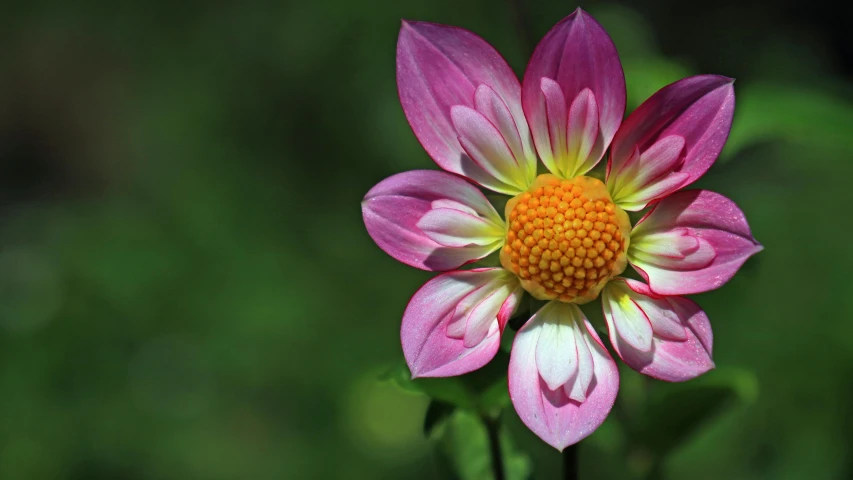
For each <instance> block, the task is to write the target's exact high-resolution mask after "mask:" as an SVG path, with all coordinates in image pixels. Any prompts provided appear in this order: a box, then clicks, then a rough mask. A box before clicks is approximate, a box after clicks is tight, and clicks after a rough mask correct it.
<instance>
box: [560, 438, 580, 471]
mask: <svg viewBox="0 0 853 480" xmlns="http://www.w3.org/2000/svg"><path fill="white" fill-rule="evenodd" d="M563 479H564V480H578V444H577V443H576V444H574V445H569V446H568V447H566V449H565V450H563Z"/></svg>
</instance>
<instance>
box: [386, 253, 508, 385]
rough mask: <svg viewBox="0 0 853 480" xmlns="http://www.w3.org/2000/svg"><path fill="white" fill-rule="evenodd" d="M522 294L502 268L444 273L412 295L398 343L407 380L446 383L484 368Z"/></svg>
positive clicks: (494, 350) (494, 351) (493, 354)
mask: <svg viewBox="0 0 853 480" xmlns="http://www.w3.org/2000/svg"><path fill="white" fill-rule="evenodd" d="M523 294H524V290H523V289H522V288H521V285H520V283H519V282H518V279H517V278H516V277H515V276H514V275H513V274H512V273H510V272H507V271H506V270H504V269H502V268H485V269H474V270H464V271H455V272H448V273H444V274H442V275H439V276H437V277H435V278H433V279H432V280H430V281H429V282H427V283H426V284H425V285H424V286H423V287H421V288H420V290H418V291H417V293H415V295H414V296H413V297H412V299H411V300H410V301H409V305H408V306H407V307H406V311H405V313H404V314H403V325H402V327H401V329H400V338H401V341H402V344H403V354H404V355H405V357H406V363H407V364H408V365H409V370H411V372H412V376H413V377H449V376H453V375H461V374H463V373H468V372H471V371H473V370H476V369H478V368H480V367H482V366H483V365H485V364H486V363H488V362H489V361H490V360H491V359H492V358H493V357H494V356H495V353H497V351H498V348H499V347H500V333H501V332H502V331H503V328H504V326H505V325H506V322H507V321H508V320H509V317H510V316H511V315H512V314H513V312H514V311H515V308H516V306H517V305H518V302H519V300H520V299H521V297H522V295H523Z"/></svg>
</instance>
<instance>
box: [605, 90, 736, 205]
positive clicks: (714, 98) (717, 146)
mask: <svg viewBox="0 0 853 480" xmlns="http://www.w3.org/2000/svg"><path fill="white" fill-rule="evenodd" d="M733 83H734V80H733V79H731V78H727V77H722V76H719V75H697V76H694V77H689V78H685V79H683V80H679V81H677V82H675V83H673V84H670V85H667V86H666V87H663V88H662V89H660V90H659V91H658V92H657V93H655V94H654V95H652V96H651V97H650V98H649V99H648V100H646V101H645V102H643V104H642V105H640V106H639V107H638V108H637V109H636V110H635V111H634V112H633V113H632V114H631V115H629V116H628V118H627V119H626V120H625V122H624V123H623V124H622V127H621V128H620V129H619V132H617V133H616V137H615V138H614V139H613V148H612V149H611V153H610V159H609V161H608V165H607V185H608V188H609V189H610V193H611V196H612V197H613V201H614V202H615V203H616V204H617V205H619V206H620V207H622V208H623V209H625V210H631V211H637V210H642V209H643V208H645V207H646V206H647V205H648V204H649V203H651V202H653V201H654V200H657V199H660V198H663V197H665V196H666V195H668V194H670V193H672V192H675V191H676V190H678V189H680V188H682V187H684V186H685V185H689V184H691V183H693V182H694V181H696V179H698V178H699V177H701V176H702V175H703V174H704V173H705V172H706V171H707V170H708V169H709V168H710V167H711V164H712V163H714V160H716V159H717V156H719V154H720V151H722V149H723V145H725V143H726V139H727V138H728V136H729V130H730V129H731V126H732V115H733V114H734V108H735V93H734V86H733Z"/></svg>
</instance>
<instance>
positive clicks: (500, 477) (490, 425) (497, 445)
mask: <svg viewBox="0 0 853 480" xmlns="http://www.w3.org/2000/svg"><path fill="white" fill-rule="evenodd" d="M483 423H484V424H485V425H486V431H487V432H488V433H489V449H490V450H491V452H492V472H493V473H494V475H495V480H504V479H505V478H506V474H504V459H503V453H502V452H501V440H500V423H499V422H498V419H497V418H493V417H489V416H486V415H483Z"/></svg>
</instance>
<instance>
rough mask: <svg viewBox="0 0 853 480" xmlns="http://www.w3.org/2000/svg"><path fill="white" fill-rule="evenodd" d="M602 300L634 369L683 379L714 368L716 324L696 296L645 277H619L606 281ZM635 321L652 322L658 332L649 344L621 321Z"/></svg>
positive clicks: (619, 348) (614, 336)
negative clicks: (655, 287) (661, 290)
mask: <svg viewBox="0 0 853 480" xmlns="http://www.w3.org/2000/svg"><path fill="white" fill-rule="evenodd" d="M601 304H602V308H603V310H604V318H605V319H606V320H607V328H608V330H609V331H610V340H611V342H612V344H613V348H614V349H615V350H616V353H618V354H619V356H620V357H622V360H624V361H625V363H627V364H628V366H630V367H631V368H633V369H634V370H637V371H638V372H640V373H643V374H645V375H649V376H650V377H654V378H657V379H660V380H666V381H668V382H682V381H684V380H690V379H691V378H695V377H697V376H699V375H701V374H703V373H705V372H707V371H708V370H711V369H712V368H714V361H713V360H712V359H711V351H712V348H713V341H714V337H713V335H712V333H711V324H710V322H709V321H708V316H707V315H705V312H703V311H702V310H701V309H700V308H699V306H698V305H696V303H694V302H693V301H691V300H688V299H686V298H683V297H664V296H660V295H656V294H655V293H654V292H652V291H651V289H650V288H649V287H648V285H646V284H644V283H642V282H638V281H636V280H630V279H625V278H617V279H614V280H613V281H611V282H610V283H608V284H607V286H606V287H604V291H603V292H602V302H601ZM638 312H639V316H638V315H637V313H638ZM630 322H636V323H643V324H646V325H651V327H652V330H653V333H654V334H653V337H652V341H651V344H650V346H649V348H648V349H647V350H641V349H638V348H636V347H635V346H634V345H633V344H632V341H631V340H630V339H629V338H627V337H626V336H625V335H623V334H622V331H621V330H620V328H619V325H620V323H621V324H624V323H630Z"/></svg>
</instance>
